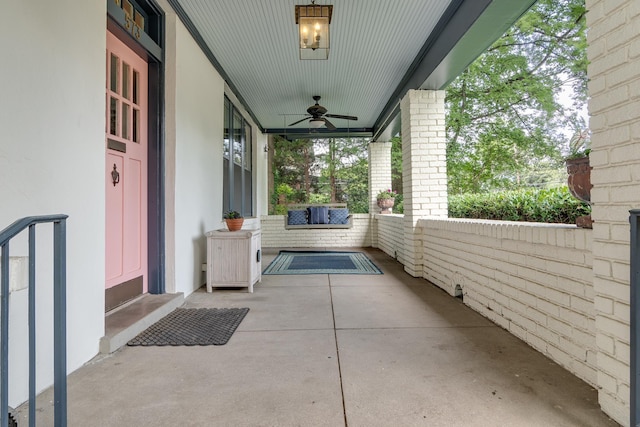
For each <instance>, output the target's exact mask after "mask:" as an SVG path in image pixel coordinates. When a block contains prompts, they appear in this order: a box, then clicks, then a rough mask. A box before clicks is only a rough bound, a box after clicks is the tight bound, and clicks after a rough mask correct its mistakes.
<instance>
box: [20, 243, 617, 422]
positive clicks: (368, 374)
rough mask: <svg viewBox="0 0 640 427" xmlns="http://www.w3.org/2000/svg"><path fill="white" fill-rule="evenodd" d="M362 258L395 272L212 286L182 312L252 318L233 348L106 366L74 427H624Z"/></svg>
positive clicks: (528, 351) (568, 385)
mask: <svg viewBox="0 0 640 427" xmlns="http://www.w3.org/2000/svg"><path fill="white" fill-rule="evenodd" d="M358 250H362V251H365V252H367V254H368V255H369V257H370V258H371V259H372V260H373V261H374V262H375V263H376V264H377V265H378V266H379V267H380V268H381V269H382V270H383V271H384V273H385V274H384V275H380V276H373V275H306V276H263V277H262V283H260V284H258V285H256V286H255V288H254V293H253V294H249V293H247V292H246V290H245V289H240V290H238V289H234V290H220V289H218V290H214V292H213V293H210V294H207V293H206V292H205V291H204V288H201V289H200V290H198V291H197V292H195V293H194V294H192V295H190V296H189V297H188V298H186V300H185V303H184V305H183V307H249V308H250V311H249V313H248V314H247V316H246V317H245V319H244V320H243V322H242V323H241V324H240V327H239V328H238V330H237V331H236V332H235V334H234V335H233V337H232V338H231V340H230V341H229V343H227V344H226V345H224V346H208V347H126V346H125V347H123V348H122V349H120V350H118V351H116V352H115V353H112V354H110V355H100V356H98V357H96V358H95V359H94V360H93V361H91V362H90V363H88V364H87V365H86V366H84V367H82V368H81V369H79V370H78V371H76V372H74V373H72V374H71V375H70V376H69V378H68V400H69V405H68V415H69V417H68V421H69V425H70V426H118V425H126V426H176V425H179V426H349V427H355V426H367V427H369V426H581V427H582V426H615V425H617V424H616V423H615V422H613V421H612V420H610V419H609V418H608V417H607V416H606V415H605V414H604V413H602V412H601V411H600V409H599V406H598V403H597V392H596V390H594V389H593V388H592V387H590V386H589V385H587V384H585V383H584V382H582V381H581V380H579V379H577V378H576V377H575V376H573V375H571V374H570V373H568V372H567V371H566V370H564V369H562V368H561V367H560V366H558V365H557V364H555V363H554V362H552V361H550V360H549V359H547V358H545V357H544V356H542V355H541V354H540V353H538V352H537V351H535V350H533V349H532V348H530V347H529V346H527V345H526V344H524V343H523V342H521V341H520V340H518V339H517V338H516V337H514V336H513V335H511V334H509V333H508V332H506V331H505V330H503V329H501V328H500V327H498V326H496V325H495V324H493V323H491V322H490V321H488V320H486V319H485V318H483V317H482V316H480V315H479V314H477V313H475V312H474V311H472V310H471V309H469V308H467V307H466V306H464V304H462V302H460V301H459V300H457V299H454V298H452V297H450V296H449V295H447V294H446V293H444V292H443V291H441V290H440V289H438V288H436V287H435V286H433V285H431V284H429V283H428V282H427V281H425V280H423V279H416V278H412V277H410V276H409V275H407V274H406V273H404V271H403V269H402V266H401V265H400V264H399V263H397V262H396V261H395V260H393V259H392V258H389V257H388V256H387V255H385V254H384V253H382V252H380V251H378V250H375V249H358ZM274 257H275V252H274V253H271V254H270V253H265V254H264V257H263V268H265V267H266V266H267V265H268V263H269V262H270V261H271V260H272V259H273V258H274ZM51 401H52V391H51V390H49V391H47V392H45V393H43V394H42V395H41V396H39V398H38V411H37V413H38V416H37V417H38V420H37V425H38V426H47V425H52V420H53V410H52V406H51ZM20 409H21V411H20V413H19V414H18V415H19V417H18V425H26V418H23V415H24V414H26V408H20Z"/></svg>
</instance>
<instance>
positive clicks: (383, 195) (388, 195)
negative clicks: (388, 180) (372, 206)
mask: <svg viewBox="0 0 640 427" xmlns="http://www.w3.org/2000/svg"><path fill="white" fill-rule="evenodd" d="M396 194H398V193H397V192H396V191H394V190H392V189H390V188H389V189H388V190H382V191H381V192H379V193H378V195H377V196H376V199H378V200H381V199H394V198H395V197H396Z"/></svg>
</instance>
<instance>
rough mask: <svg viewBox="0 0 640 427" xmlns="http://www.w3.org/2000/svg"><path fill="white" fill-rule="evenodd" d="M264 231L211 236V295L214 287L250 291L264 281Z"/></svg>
mask: <svg viewBox="0 0 640 427" xmlns="http://www.w3.org/2000/svg"><path fill="white" fill-rule="evenodd" d="M261 259H262V253H261V235H260V230H239V231H228V230H225V229H223V230H215V231H209V232H207V292H211V288H214V287H232V288H244V287H246V288H248V291H249V292H253V285H254V283H256V282H260V281H261V280H262V262H261Z"/></svg>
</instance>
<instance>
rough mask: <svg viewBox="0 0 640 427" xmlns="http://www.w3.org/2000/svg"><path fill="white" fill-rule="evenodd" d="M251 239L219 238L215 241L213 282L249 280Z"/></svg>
mask: <svg viewBox="0 0 640 427" xmlns="http://www.w3.org/2000/svg"><path fill="white" fill-rule="evenodd" d="M248 245H249V239H217V240H214V241H213V251H214V255H213V264H214V265H213V282H214V283H219V284H224V283H229V284H231V283H234V282H245V283H246V282H248V281H249V268H247V266H248V263H249V260H247V255H248V254H249V246H248Z"/></svg>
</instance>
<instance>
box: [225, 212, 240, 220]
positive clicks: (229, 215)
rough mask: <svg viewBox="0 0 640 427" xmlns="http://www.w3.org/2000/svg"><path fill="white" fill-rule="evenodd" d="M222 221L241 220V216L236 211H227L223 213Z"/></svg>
mask: <svg viewBox="0 0 640 427" xmlns="http://www.w3.org/2000/svg"><path fill="white" fill-rule="evenodd" d="M223 218H224V219H240V218H242V214H240V212H238V211H228V212H225V213H224V216H223Z"/></svg>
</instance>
